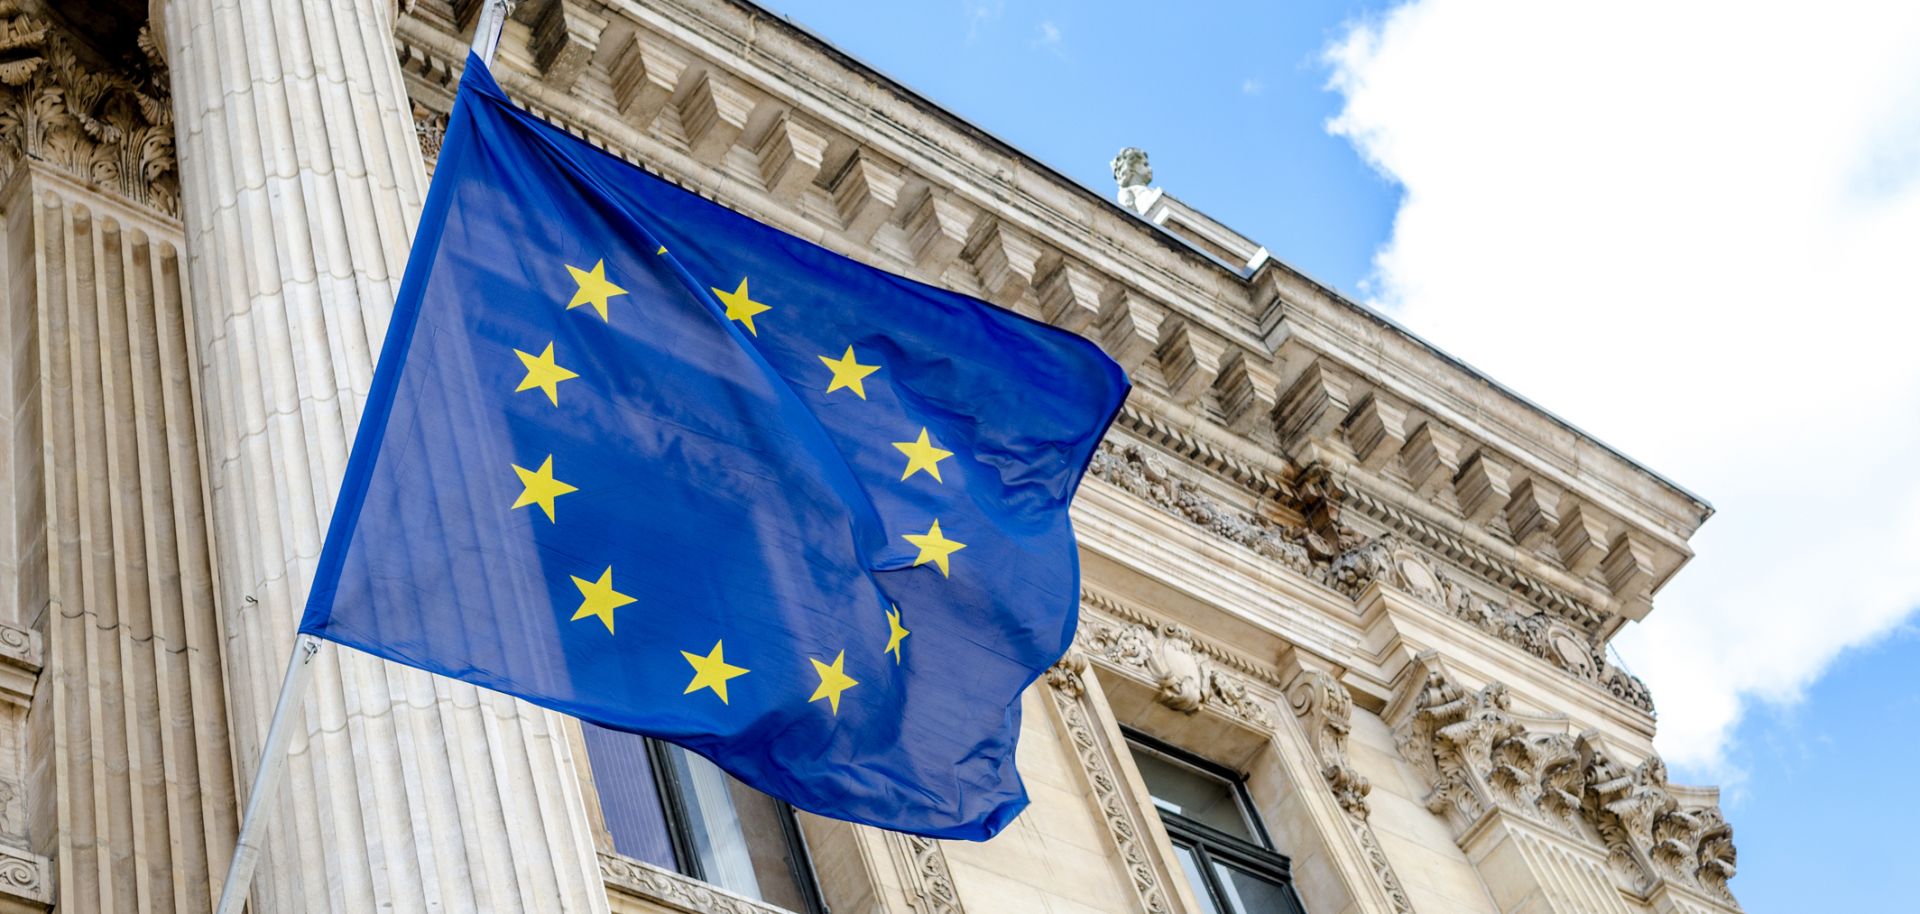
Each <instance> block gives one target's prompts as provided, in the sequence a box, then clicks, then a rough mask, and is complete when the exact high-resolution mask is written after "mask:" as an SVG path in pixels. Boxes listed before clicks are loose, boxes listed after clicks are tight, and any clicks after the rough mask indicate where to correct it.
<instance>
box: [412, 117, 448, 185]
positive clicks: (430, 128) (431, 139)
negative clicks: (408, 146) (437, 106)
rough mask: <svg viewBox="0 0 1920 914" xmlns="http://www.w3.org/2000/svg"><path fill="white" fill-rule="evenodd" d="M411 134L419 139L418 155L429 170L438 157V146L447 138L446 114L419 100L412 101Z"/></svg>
mask: <svg viewBox="0 0 1920 914" xmlns="http://www.w3.org/2000/svg"><path fill="white" fill-rule="evenodd" d="M413 134H414V136H415V137H417V138H418V139H419V140H420V156H421V157H422V158H424V159H426V162H427V168H428V170H429V171H431V170H432V168H433V163H434V162H436V161H438V160H439V158H440V146H441V144H443V143H445V142H446V140H447V114H446V112H444V111H435V110H433V109H432V108H428V107H427V106H425V105H422V104H420V103H419V102H414V103H413Z"/></svg>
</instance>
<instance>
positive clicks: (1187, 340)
mask: <svg viewBox="0 0 1920 914" xmlns="http://www.w3.org/2000/svg"><path fill="white" fill-rule="evenodd" d="M1226 350H1227V343H1226V341H1225V340H1222V339H1220V338H1219V337H1216V336H1214V335H1213V333H1212V332H1210V331H1208V330H1205V329H1203V328H1201V327H1199V326H1198V325H1196V324H1194V323H1193V322H1192V321H1190V320H1186V319H1184V318H1175V319H1172V320H1169V321H1167V322H1166V324H1164V325H1162V327H1161V330H1160V346H1159V348H1158V349H1157V350H1155V351H1154V355H1155V356H1156V357H1158V358H1159V360H1160V376H1161V377H1163V378H1165V379H1166V381H1167V389H1168V391H1169V392H1170V393H1171V394H1172V395H1173V398H1174V399H1175V400H1176V401H1179V402H1181V403H1193V402H1194V401H1196V400H1198V399H1200V397H1202V396H1204V395H1205V394H1206V392H1207V391H1208V390H1209V389H1210V388H1212V387H1213V382H1214V379H1215V378H1217V377H1219V375H1220V358H1221V356H1223V355H1224V354H1225V353H1226Z"/></svg>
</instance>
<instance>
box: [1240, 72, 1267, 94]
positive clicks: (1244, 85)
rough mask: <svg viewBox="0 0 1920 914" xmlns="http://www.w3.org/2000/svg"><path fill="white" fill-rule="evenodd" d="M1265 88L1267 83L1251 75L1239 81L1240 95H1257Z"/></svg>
mask: <svg viewBox="0 0 1920 914" xmlns="http://www.w3.org/2000/svg"><path fill="white" fill-rule="evenodd" d="M1266 90H1267V84H1266V83H1263V82H1261V81H1260V80H1258V79H1255V78H1253V77H1251V76H1249V77H1247V78H1246V79H1243V80H1241V81H1240V94H1241V95H1259V94H1260V93H1262V92H1265V91H1266Z"/></svg>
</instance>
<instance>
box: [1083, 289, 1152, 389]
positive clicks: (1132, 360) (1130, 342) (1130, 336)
mask: <svg viewBox="0 0 1920 914" xmlns="http://www.w3.org/2000/svg"><path fill="white" fill-rule="evenodd" d="M1166 316H1167V310H1166V309H1165V308H1163V307H1161V306H1160V305H1159V304H1158V303H1156V302H1154V301H1152V300H1150V299H1148V298H1146V297H1145V296H1143V295H1141V294H1140V293H1138V292H1135V291H1133V290H1132V289H1129V288H1127V287H1126V286H1125V285H1122V284H1121V283H1118V282H1109V283H1107V285H1106V287H1105V288H1103V289H1101V290H1100V322H1099V325H1098V326H1097V328H1096V336H1095V338H1096V339H1097V340H1099V342H1100V348H1102V349H1105V350H1106V351H1107V354H1108V355H1110V356H1113V360H1114V361H1116V362H1119V363H1120V367H1122V368H1125V369H1126V370H1128V371H1130V372H1131V371H1139V370H1140V368H1141V367H1142V366H1143V365H1145V364H1146V362H1147V359H1148V357H1149V356H1152V355H1153V353H1154V351H1155V350H1157V349H1159V348H1160V325H1161V323H1162V322H1163V321H1165V320H1166Z"/></svg>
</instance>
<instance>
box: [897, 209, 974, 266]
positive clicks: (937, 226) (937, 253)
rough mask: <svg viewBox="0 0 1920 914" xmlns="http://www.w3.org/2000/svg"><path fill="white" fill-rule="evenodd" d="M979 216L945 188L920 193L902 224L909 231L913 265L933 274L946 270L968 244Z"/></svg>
mask: <svg viewBox="0 0 1920 914" xmlns="http://www.w3.org/2000/svg"><path fill="white" fill-rule="evenodd" d="M979 216H980V213H979V210H976V209H974V208H973V207H972V206H971V205H969V204H967V203H965V202H962V201H960V200H956V199H954V198H952V197H950V196H948V195H947V194H946V193H945V192H944V191H940V190H937V189H929V190H928V191H927V192H926V193H924V194H921V195H920V198H919V199H918V200H917V201H915V202H914V203H913V205H911V206H909V207H907V208H906V215H905V217H904V218H903V219H902V221H901V224H900V227H901V228H902V229H904V230H905V231H906V233H907V246H908V247H909V248H910V249H911V250H912V251H913V262H914V264H915V265H917V266H919V267H920V268H921V269H923V270H927V271H930V272H934V273H938V272H941V271H943V270H945V269H946V268H947V265H948V264H950V263H952V262H953V260H954V258H956V257H958V256H960V250H961V249H962V248H964V247H966V245H967V237H968V236H969V235H971V234H972V233H973V224H974V222H975V221H976V220H977V219H978V218H979Z"/></svg>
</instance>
